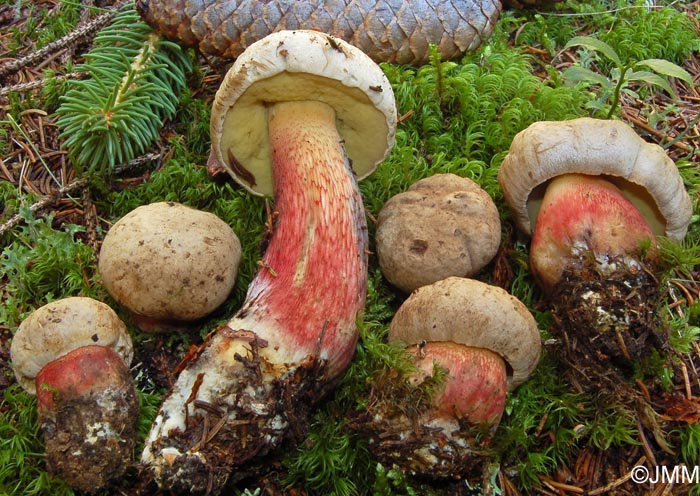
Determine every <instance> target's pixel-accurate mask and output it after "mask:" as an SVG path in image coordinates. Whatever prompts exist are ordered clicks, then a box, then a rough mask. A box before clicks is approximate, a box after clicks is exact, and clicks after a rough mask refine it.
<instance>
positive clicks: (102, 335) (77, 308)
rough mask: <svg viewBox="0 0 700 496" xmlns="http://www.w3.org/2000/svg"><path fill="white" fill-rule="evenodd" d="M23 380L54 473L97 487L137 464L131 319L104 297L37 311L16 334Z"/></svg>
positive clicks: (82, 487)
mask: <svg viewBox="0 0 700 496" xmlns="http://www.w3.org/2000/svg"><path fill="white" fill-rule="evenodd" d="M10 351H11V357H12V362H13V366H14V370H15V375H16V376H17V381H18V382H19V384H20V385H21V386H22V387H23V388H24V389H25V390H27V391H28V392H29V393H32V394H36V396H37V406H38V410H39V423H40V428H41V431H42V433H43V436H44V443H45V450H46V464H47V467H48V470H49V472H50V473H51V474H52V475H55V476H58V477H61V478H62V479H64V480H65V481H66V483H67V484H68V485H69V486H70V487H72V488H74V489H77V490H79V491H81V492H84V493H88V494H93V493H96V492H98V491H100V490H102V489H104V488H106V487H108V486H109V485H110V484H112V483H113V482H115V481H117V480H119V478H120V477H121V476H122V475H123V474H124V473H125V471H126V470H127V468H129V467H130V466H132V464H133V459H132V457H133V450H134V447H135V444H136V423H137V420H138V416H139V405H138V397H137V394H136V387H135V385H134V381H133V378H132V377H131V374H130V371H129V367H128V364H129V363H130V362H131V359H132V357H133V347H132V344H131V338H130V337H129V334H128V332H127V329H126V326H125V325H124V323H123V322H122V321H121V320H120V319H119V317H118V316H117V315H116V313H114V311H113V310H112V309H111V308H110V307H109V306H107V305H105V304H104V303H101V302H99V301H96V300H93V299H91V298H85V297H72V298H65V299H62V300H56V301H53V302H51V303H47V304H46V305H44V306H42V307H41V308H39V309H37V310H35V311H34V312H32V313H31V314H30V315H29V317H27V318H26V319H25V320H24V321H23V322H22V324H20V326H19V328H18V329H17V332H16V333H15V335H14V337H13V339H12V345H11V348H10Z"/></svg>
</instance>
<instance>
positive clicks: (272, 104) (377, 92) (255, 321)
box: [142, 31, 396, 494]
mask: <svg viewBox="0 0 700 496" xmlns="http://www.w3.org/2000/svg"><path fill="white" fill-rule="evenodd" d="M395 127H396V106H395V103H394V97H393V92H392V89H391V86H390V84H389V81H388V80H387V78H386V76H385V75H384V73H383V72H382V70H381V68H380V67H379V66H378V65H376V64H375V63H374V62H372V61H371V60H370V59H369V58H368V57H367V56H366V55H365V54H364V53H363V52H361V51H360V50H358V49H357V48H355V47H353V46H351V45H349V44H347V43H345V42H343V41H342V40H339V39H337V38H334V37H332V36H329V35H327V34H323V33H320V32H316V31H280V32H276V33H274V34H272V35H269V36H268V37H266V38H264V39H262V40H260V41H258V42H256V43H254V44H253V45H251V46H250V47H249V48H248V49H247V50H246V51H245V52H244V53H243V54H242V55H241V56H240V57H239V58H238V59H237V60H236V62H235V63H234V64H233V65H232V67H231V68H230V70H229V72H228V74H227V75H226V77H225V79H224V81H223V82H222V84H221V87H220V88H219V90H218V91H217V94H216V98H215V101H214V104H213V109H212V116H211V141H212V152H211V156H210V160H211V161H214V162H219V163H220V164H221V166H223V167H224V168H225V169H226V170H227V171H228V172H229V173H230V174H231V175H232V176H233V178H234V179H235V180H236V181H237V182H238V183H239V184H241V185H242V186H243V187H244V188H246V189H247V190H248V191H250V192H251V193H254V194H259V195H273V196H274V207H273V210H272V212H271V215H270V225H271V226H272V233H271V236H270V238H269V240H268V243H267V248H266V250H265V254H264V255H263V258H262V260H260V261H259V266H260V270H259V271H258V272H257V274H256V275H255V278H254V279H253V281H252V282H251V284H250V286H249V288H248V294H247V297H246V300H245V301H244V303H243V306H242V308H241V309H240V310H239V311H238V312H237V313H236V315H234V316H233V318H232V319H231V320H230V321H229V322H228V323H227V324H224V325H222V326H220V327H219V328H218V329H216V330H215V331H214V332H212V333H211V334H210V335H209V336H208V338H207V339H206V340H205V343H204V344H203V345H202V346H201V347H200V349H199V350H197V352H196V353H194V354H192V355H191V356H190V357H188V358H187V359H186V360H185V361H184V362H183V364H182V365H181V367H180V368H181V372H180V375H179V376H178V378H177V381H176V383H175V385H174V386H173V389H172V390H171V391H170V393H169V394H168V396H167V397H166V399H165V401H164V402H163V404H162V406H161V409H160V411H159V413H158V415H157V416H156V418H155V421H154V424H153V426H152V429H151V432H150V434H149V436H148V438H147V439H146V443H145V449H144V452H143V454H142V461H143V463H144V464H145V465H146V466H147V467H149V468H150V469H151V470H152V471H153V473H154V475H155V477H156V480H157V481H158V483H159V484H160V485H161V487H164V488H168V489H170V490H174V491H187V492H193V493H207V494H216V493H218V492H220V491H221V490H222V488H223V487H224V485H225V483H226V481H227V479H228V478H229V476H230V475H231V472H232V470H233V469H234V467H236V471H237V473H236V476H237V477H240V476H244V475H245V474H246V470H248V469H247V467H246V466H245V464H246V462H249V461H251V460H253V459H254V458H256V457H258V456H263V455H265V454H266V453H268V452H269V451H270V450H271V449H274V448H276V447H277V446H279V444H280V443H281V442H282V441H283V440H285V439H290V438H291V439H297V440H298V439H300V438H301V437H302V436H303V434H304V432H305V427H306V422H307V412H308V409H309V408H310V406H311V405H313V404H314V403H315V402H316V401H318V400H319V398H321V397H322V396H323V395H324V393H326V392H327V391H328V390H329V389H330V387H332V386H333V385H334V384H335V383H336V382H337V380H338V379H339V378H340V376H341V374H342V373H343V372H344V371H345V370H346V368H347V367H348V365H349V364H350V361H351V359H352V357H353V354H354V350H355V345H356V343H357V339H358V329H357V319H358V316H359V315H360V314H361V312H362V309H363V308H364V303H365V295H366V286H367V253H368V249H367V243H368V241H367V225H366V220H365V213H364V208H363V204H362V198H361V196H360V191H359V188H358V185H357V179H361V178H363V177H365V176H367V175H368V174H369V173H370V172H372V170H374V168H375V167H376V166H377V165H378V164H379V163H380V162H381V161H382V160H384V158H385V157H386V156H387V155H388V153H389V151H390V150H391V147H392V146H393V143H394V134H395Z"/></svg>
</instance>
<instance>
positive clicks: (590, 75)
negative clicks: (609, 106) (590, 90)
mask: <svg viewBox="0 0 700 496" xmlns="http://www.w3.org/2000/svg"><path fill="white" fill-rule="evenodd" d="M562 77H563V78H564V80H565V81H570V82H574V83H578V82H581V81H586V82H590V83H595V84H599V85H600V86H602V87H603V88H609V87H610V86H612V82H611V81H610V80H609V79H608V78H606V77H605V76H603V75H602V74H598V73H597V72H595V71H592V70H590V69H586V68H585V67H579V66H576V65H573V66H571V67H568V68H567V69H566V70H565V71H564V74H562Z"/></svg>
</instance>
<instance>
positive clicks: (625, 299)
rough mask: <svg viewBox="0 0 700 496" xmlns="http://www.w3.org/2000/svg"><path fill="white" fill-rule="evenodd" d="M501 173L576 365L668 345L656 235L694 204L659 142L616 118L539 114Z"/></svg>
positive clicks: (677, 233) (681, 222) (674, 234)
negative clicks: (549, 118) (543, 118)
mask: <svg viewBox="0 0 700 496" xmlns="http://www.w3.org/2000/svg"><path fill="white" fill-rule="evenodd" d="M498 178H499V182H500V184H501V187H502V189H503V192H504V196H505V199H506V201H507V202H508V204H509V206H510V208H511V212H512V214H513V217H514V220H515V223H516V225H517V226H518V227H519V228H520V230H521V231H523V232H524V233H525V234H527V235H531V236H532V242H531V246H530V265H531V270H532V273H533V275H534V276H535V278H536V279H537V281H538V282H539V283H540V286H541V287H542V288H543V290H544V292H545V294H546V296H547V297H548V300H549V302H550V303H551V306H552V309H553V314H554V318H555V322H556V324H557V325H556V328H555V329H554V332H556V333H557V336H556V337H557V338H559V339H560V342H561V344H562V345H563V350H564V356H565V357H566V359H567V360H568V361H570V362H571V363H572V364H573V365H574V367H573V369H575V370H576V369H577V370H588V368H589V367H591V366H594V367H596V369H597V370H598V372H601V371H603V370H604V369H605V368H606V367H607V366H608V364H610V363H613V364H616V365H617V368H618V369H619V370H620V371H622V372H624V371H629V370H631V368H632V367H633V365H634V364H635V363H639V362H640V361H642V360H645V359H646V358H648V357H650V356H651V353H652V352H653V350H656V351H658V352H661V353H662V354H665V353H666V351H667V347H668V344H667V343H668V337H667V333H666V332H665V330H664V329H663V328H662V326H661V325H660V319H659V317H658V303H659V301H660V298H661V294H660V290H661V288H659V282H658V279H657V275H656V274H657V263H658V248H657V239H656V238H657V237H658V236H667V237H668V238H670V239H672V240H681V239H682V238H683V237H684V236H685V232H686V230H687V227H688V224H689V222H690V217H691V213H692V206H691V201H690V197H689V196H688V194H687V192H686V191H685V188H684V185H683V180H682V178H681V177H680V174H679V172H678V169H677V168H676V166H675V164H674V163H673V161H672V160H671V159H670V158H668V156H667V155H666V154H665V152H664V150H663V149H662V148H661V147H659V146H658V145H654V144H651V143H647V142H645V141H644V140H643V139H641V138H640V137H639V136H638V135H637V134H636V133H635V132H634V131H633V130H632V129H631V128H630V127H629V126H628V125H626V124H625V123H623V122H620V121H610V120H597V119H591V118H581V119H574V120H571V121H563V122H537V123H534V124H532V125H531V126H530V127H528V128H527V129H525V130H524V131H522V132H520V133H519V134H518V135H517V136H516V137H515V138H514V140H513V143H512V145H511V148H510V151H509V153H508V155H507V156H506V158H505V159H504V161H503V163H502V165H501V169H500V171H499V175H498ZM588 375H589V374H587V373H585V372H584V373H583V374H582V376H588ZM599 375H600V374H594V377H592V378H590V377H589V379H590V380H592V381H593V383H594V384H593V385H594V387H595V382H596V380H597V379H596V377H595V376H599Z"/></svg>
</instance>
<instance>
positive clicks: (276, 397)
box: [152, 326, 328, 494]
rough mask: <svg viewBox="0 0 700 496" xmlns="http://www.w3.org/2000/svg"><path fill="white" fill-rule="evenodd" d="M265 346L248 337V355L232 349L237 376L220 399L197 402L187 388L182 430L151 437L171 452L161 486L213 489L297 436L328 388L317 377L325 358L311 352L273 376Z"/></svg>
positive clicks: (178, 489) (162, 467)
mask: <svg viewBox="0 0 700 496" xmlns="http://www.w3.org/2000/svg"><path fill="white" fill-rule="evenodd" d="M224 327H225V326H224ZM226 330H227V329H225V328H224V329H223V331H226ZM221 331H222V329H221V328H220V329H219V332H221ZM233 332H235V331H233ZM266 346H267V343H265V342H264V341H262V340H258V339H252V340H250V341H249V353H248V355H247V356H241V355H240V354H236V357H235V359H236V360H237V361H238V364H237V365H234V366H233V367H232V368H231V371H232V372H233V373H235V375H236V377H235V380H231V381H229V387H228V389H227V390H226V391H222V392H221V394H220V396H219V397H220V399H221V401H204V400H197V399H195V398H196V396H197V387H196V386H195V387H194V388H193V391H192V394H191V396H190V398H189V399H188V403H191V405H190V408H191V410H190V408H188V409H186V411H188V412H189V411H192V412H193V413H188V414H187V418H186V421H185V423H186V427H185V431H184V432H183V431H182V430H177V431H176V432H171V433H170V435H169V436H168V437H166V438H160V439H159V440H156V441H154V443H153V446H152V450H153V451H154V452H158V451H160V450H161V449H162V448H164V449H165V450H168V451H170V452H172V453H173V455H174V458H173V459H172V460H171V462H172V463H170V464H161V465H160V466H159V467H158V470H157V471H156V478H157V480H158V481H159V484H163V485H166V486H167V487H169V488H170V489H171V490H173V491H175V492H177V493H179V492H187V493H188V494H219V493H220V492H221V491H222V489H223V488H224V487H225V486H226V484H227V483H228V482H229V481H232V482H235V481H239V480H242V479H245V478H247V477H250V476H252V475H255V474H253V473H251V471H254V470H256V468H259V467H257V465H255V464H253V465H250V468H248V465H244V464H246V463H249V462H251V461H252V460H253V459H255V458H258V457H262V456H264V455H266V454H267V453H269V452H270V451H271V450H273V449H275V448H277V447H279V446H280V445H282V444H283V443H284V442H287V441H288V442H290V443H292V444H296V443H298V442H300V441H301V440H303V438H304V437H305V435H306V433H307V432H308V418H309V413H308V412H309V409H310V407H311V406H313V404H314V402H315V401H316V400H317V399H318V398H320V397H321V396H322V394H323V392H320V391H319V389H318V386H323V387H324V389H325V388H327V387H328V382H327V381H325V380H323V379H322V377H323V375H324V369H325V360H320V359H318V358H316V357H313V356H309V357H307V359H306V360H302V361H301V362H299V363H295V364H291V365H290V366H289V367H288V368H287V371H286V373H284V374H280V375H278V376H275V375H272V374H270V373H269V371H268V369H269V368H270V367H272V365H271V364H270V363H268V362H267V361H266V359H265V358H264V356H262V355H261V353H260V351H261V350H262V349H264V348H265V347H266ZM192 359H193V360H194V359H196V357H194V358H192ZM200 375H202V373H200ZM198 379H199V377H198ZM200 382H201V380H200ZM227 399H232V401H233V403H234V404H231V402H230V401H226V400H227ZM164 420H165V421H167V419H164ZM161 443H163V444H164V445H163V446H161ZM165 444H167V446H165ZM176 453H177V454H176ZM232 467H236V468H235V470H233V471H232Z"/></svg>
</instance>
